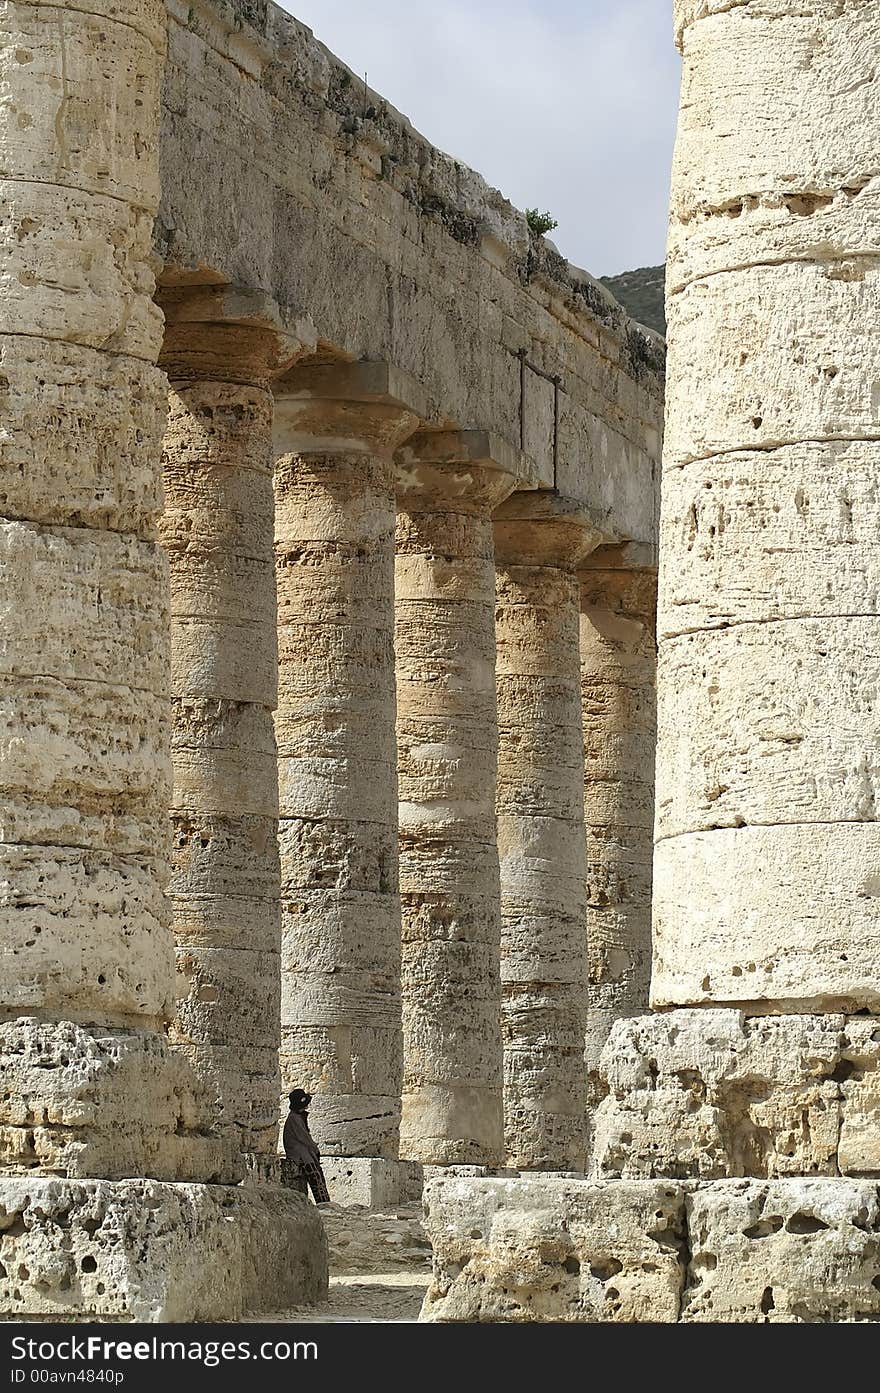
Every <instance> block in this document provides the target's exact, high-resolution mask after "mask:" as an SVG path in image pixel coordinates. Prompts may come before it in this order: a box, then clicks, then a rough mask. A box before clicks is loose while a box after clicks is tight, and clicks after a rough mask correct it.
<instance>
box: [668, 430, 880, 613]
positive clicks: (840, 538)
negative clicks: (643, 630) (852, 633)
mask: <svg viewBox="0 0 880 1393" xmlns="http://www.w3.org/2000/svg"><path fill="white" fill-rule="evenodd" d="M875 456H876V445H874V444H872V443H871V442H870V441H868V440H822V441H815V440H812V441H803V442H801V443H799V444H795V445H780V446H777V447H775V448H773V449H768V450H762V451H748V450H738V451H731V452H725V453H723V454H720V455H718V456H715V457H713V458H711V459H706V460H698V461H694V462H693V463H691V464H689V465H688V466H687V467H686V468H684V469H668V470H667V471H666V474H665V476H664V480H663V488H664V508H663V531H662V539H661V545H662V546H663V548H664V549H668V550H669V551H670V552H673V553H674V554H675V557H676V564H675V566H674V567H671V568H670V569H669V570H668V572H667V573H666V575H665V577H664V589H665V605H664V611H663V615H662V623H663V637H664V638H675V637H678V636H680V635H682V634H688V633H697V632H700V631H703V630H716V629H724V628H728V627H732V626H735V625H742V624H744V623H748V622H750V621H751V622H762V623H766V622H768V621H771V620H779V619H788V620H799V621H806V620H808V619H812V620H814V621H815V622H816V623H819V624H825V623H827V622H830V621H832V620H833V619H835V618H836V617H837V616H839V615H841V614H848V615H854V616H862V617H863V618H865V619H867V618H869V617H870V616H871V615H873V614H875V613H876V611H877V608H878V596H880V577H878V571H877V558H876V549H875V546H874V535H875V532H876V528H877V506H878V491H877V483H876V479H875V476H874V460H875ZM805 535H806V543H805V542H804V538H805ZM794 547H803V551H802V553H801V554H800V555H799V556H798V557H797V559H796V561H795V562H794V563H793V564H791V565H788V564H786V565H783V564H781V562H780V558H781V557H787V556H788V555H789V554H790V553H791V551H792V549H793V548H794ZM744 553H745V554H746V555H748V556H749V558H750V562H751V564H750V569H749V572H748V574H747V575H745V574H744V573H743V568H742V559H743V554H744Z"/></svg>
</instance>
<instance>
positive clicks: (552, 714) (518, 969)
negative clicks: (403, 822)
mask: <svg viewBox="0 0 880 1393" xmlns="http://www.w3.org/2000/svg"><path fill="white" fill-rule="evenodd" d="M494 533H495V556H496V567H497V571H496V606H497V608H496V615H495V623H496V638H497V645H498V658H497V690H498V732H499V745H498V794H497V804H496V806H497V825H498V855H499V860H500V864H501V992H502V996H501V1028H502V1036H503V1046H504V1134H505V1135H504V1141H505V1151H506V1160H507V1165H509V1166H512V1167H515V1168H517V1169H520V1170H541V1171H547V1170H583V1169H584V1168H585V1159H586V1140H587V1138H586V1083H587V1078H586V1069H585V1065H584V1036H585V1032H586V1028H587V933H586V926H587V902H586V885H587V865H586V841H585V835H584V742H583V733H582V725H581V699H580V663H579V632H578V630H579V595H578V583H577V578H576V575H575V567H576V566H577V564H578V562H580V561H582V560H583V558H584V556H585V555H586V554H587V553H588V552H590V551H591V550H592V548H593V547H595V545H596V543H597V542H598V541H599V540H600V533H599V532H598V531H597V529H596V527H595V525H594V524H593V523H592V522H591V520H590V519H589V517H587V516H585V515H584V513H583V510H582V509H579V508H578V507H577V505H575V504H573V503H569V502H568V500H566V499H563V498H560V497H559V496H558V495H556V494H551V493H545V492H543V491H541V492H537V493H528V492H525V493H514V494H513V495H512V497H510V498H509V499H507V501H506V502H505V503H502V505H501V507H500V508H499V509H498V510H497V511H496V513H495V518H494Z"/></svg>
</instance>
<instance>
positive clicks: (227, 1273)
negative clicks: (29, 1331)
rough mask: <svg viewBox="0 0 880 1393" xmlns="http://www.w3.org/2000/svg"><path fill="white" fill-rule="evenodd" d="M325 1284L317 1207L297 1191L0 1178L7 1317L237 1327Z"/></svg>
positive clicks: (314, 1297)
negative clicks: (255, 1314)
mask: <svg viewBox="0 0 880 1393" xmlns="http://www.w3.org/2000/svg"><path fill="white" fill-rule="evenodd" d="M230 1221H231V1222H230ZM327 1284H328V1272H327V1240H326V1237H325V1235H324V1231H323V1227H322V1225H321V1220H320V1216H319V1212H318V1211H317V1210H316V1209H315V1208H314V1206H313V1205H311V1204H309V1203H307V1202H306V1201H304V1200H303V1199H302V1197H301V1196H299V1195H297V1194H295V1193H294V1192H292V1191H290V1190H282V1189H269V1188H262V1189H258V1188H253V1187H248V1186H226V1185H199V1184H168V1183H165V1182H162V1181H155V1180H121V1181H108V1180H61V1179H49V1178H37V1179H33V1180H24V1179H18V1178H8V1177H0V1316H2V1317H3V1318H4V1319H12V1320H43V1321H51V1320H70V1319H75V1320H83V1319H93V1320H103V1321H150V1322H164V1321H197V1320H202V1321H214V1320H239V1319H241V1318H242V1317H243V1316H245V1315H246V1314H249V1313H251V1312H255V1311H260V1310H279V1309H283V1308H285V1307H288V1306H296V1305H302V1304H309V1303H312V1302H315V1301H318V1300H320V1299H321V1298H322V1297H323V1296H325V1295H326V1292H327Z"/></svg>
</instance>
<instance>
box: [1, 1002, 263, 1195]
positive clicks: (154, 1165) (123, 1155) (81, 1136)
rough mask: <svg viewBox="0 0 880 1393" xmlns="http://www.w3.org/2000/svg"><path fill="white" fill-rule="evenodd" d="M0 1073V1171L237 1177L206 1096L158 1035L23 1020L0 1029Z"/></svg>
mask: <svg viewBox="0 0 880 1393" xmlns="http://www.w3.org/2000/svg"><path fill="white" fill-rule="evenodd" d="M0 1067H2V1074H3V1097H2V1100H0V1145H2V1147H3V1165H4V1170H5V1171H6V1172H7V1173H14V1174H24V1175H28V1176H34V1175H56V1176H57V1175H61V1176H64V1175H66V1176H71V1177H73V1176H91V1175H95V1174H98V1175H101V1176H104V1177H106V1178H107V1179H108V1180H115V1179H120V1180H121V1179H123V1178H125V1177H126V1176H130V1175H132V1173H133V1172H135V1171H137V1172H138V1173H139V1174H141V1175H147V1176H154V1177H156V1178H157V1179H159V1180H189V1179H199V1180H203V1179H209V1180H217V1181H222V1182H225V1183H230V1182H232V1183H234V1182H235V1181H237V1180H239V1179H240V1177H241V1170H242V1167H241V1159H240V1156H239V1154H238V1147H237V1146H232V1145H230V1144H229V1142H228V1140H224V1139H223V1138H221V1137H220V1135H219V1134H218V1132H217V1129H216V1125H215V1111H214V1108H213V1106H212V1099H211V1097H210V1095H209V1094H208V1093H207V1092H206V1090H205V1089H204V1087H203V1086H201V1085H200V1084H199V1083H198V1082H197V1081H196V1079H195V1078H194V1077H193V1075H192V1074H191V1072H190V1070H189V1069H188V1067H187V1062H186V1060H185V1059H184V1058H183V1057H182V1056H181V1055H179V1054H178V1053H177V1052H176V1051H174V1050H171V1049H169V1047H168V1045H167V1044H166V1043H165V1041H164V1040H163V1039H162V1037H161V1036H159V1035H155V1034H151V1033H148V1032H132V1031H121V1030H108V1029H103V1030H102V1029H98V1028H96V1027H94V1026H92V1027H86V1026H78V1025H73V1024H71V1023H70V1022H62V1023H59V1024H54V1023H44V1022H41V1021H38V1020H34V1019H33V1018H27V1017H23V1018H19V1019H18V1020H14V1021H6V1022H3V1023H2V1024H0ZM121 1118H124V1119H125V1126H124V1127H121V1126H120V1119H121Z"/></svg>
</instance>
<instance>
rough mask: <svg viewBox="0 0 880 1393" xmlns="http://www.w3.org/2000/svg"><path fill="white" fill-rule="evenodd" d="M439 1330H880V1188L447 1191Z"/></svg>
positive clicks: (436, 1208)
mask: <svg viewBox="0 0 880 1393" xmlns="http://www.w3.org/2000/svg"><path fill="white" fill-rule="evenodd" d="M425 1199H426V1210H427V1218H426V1230H427V1233H428V1236H429V1238H430V1239H431V1242H432V1244H433V1248H434V1270H433V1278H432V1282H431V1286H430V1287H429V1289H428V1293H427V1296H426V1297H425V1304H424V1306H423V1308H422V1314H421V1319H422V1320H428V1321H469V1322H479V1321H491V1322H498V1321H517V1322H528V1321H536V1320H539V1321H557V1322H566V1321H577V1322H588V1323H589V1322H597V1321H603V1322H607V1321H612V1322H614V1321H622V1322H627V1323H628V1322H632V1321H649V1322H661V1323H675V1322H679V1321H680V1322H696V1321H723V1322H731V1323H749V1324H751V1323H755V1324H757V1323H762V1324H766V1323H771V1322H780V1321H783V1322H791V1323H806V1324H818V1323H823V1322H828V1321H845V1322H860V1321H875V1322H876V1321H878V1320H880V1292H878V1290H877V1285H876V1277H875V1274H876V1271H877V1260H878V1253H880V1193H878V1186H877V1182H876V1181H870V1180H843V1179H822V1180H819V1179H788V1180H775V1181H759V1180H716V1181H706V1182H703V1183H699V1184H698V1183H696V1182H684V1183H682V1182H678V1181H675V1180H667V1181H663V1182H661V1181H656V1180H606V1181H569V1180H560V1179H555V1178H553V1177H550V1176H534V1177H531V1178H529V1179H527V1180H525V1179H522V1180H510V1181H498V1180H470V1181H464V1180H452V1179H450V1180H437V1181H434V1182H432V1184H431V1185H430V1186H429V1187H428V1189H427V1191H426V1196H425Z"/></svg>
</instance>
